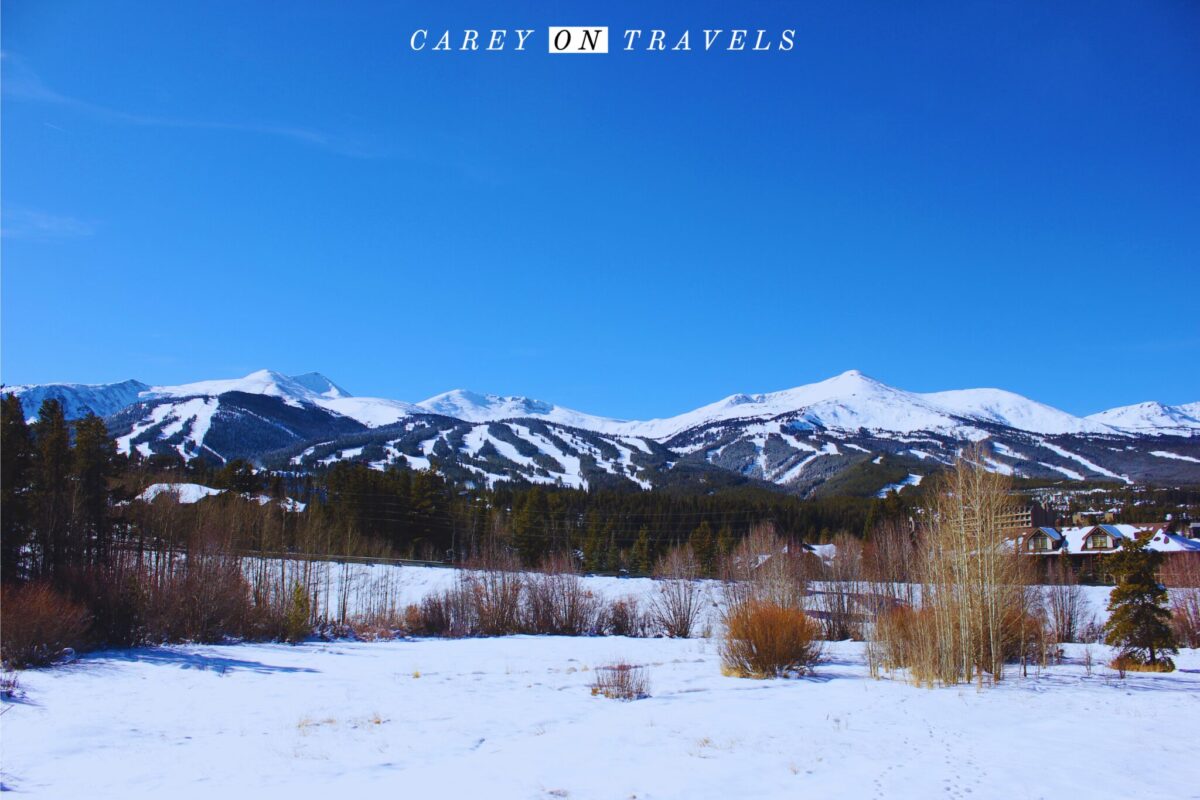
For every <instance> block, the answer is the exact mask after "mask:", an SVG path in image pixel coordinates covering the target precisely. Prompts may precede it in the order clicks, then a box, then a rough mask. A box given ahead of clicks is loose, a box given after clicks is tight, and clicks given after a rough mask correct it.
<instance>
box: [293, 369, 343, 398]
mask: <svg viewBox="0 0 1200 800" xmlns="http://www.w3.org/2000/svg"><path fill="white" fill-rule="evenodd" d="M291 379H292V380H293V381H295V382H296V383H298V384H300V385H301V386H303V387H304V388H305V389H308V390H309V391H310V392H316V393H317V394H319V395H321V396H322V397H329V398H337V397H351V396H352V395H351V394H350V393H349V392H347V391H346V390H345V389H343V388H342V387H340V386H338V385H337V384H336V383H334V382H333V381H331V380H330V379H329V378H326V377H325V376H324V375H322V374H321V373H319V372H305V373H304V374H302V375H292V376H291Z"/></svg>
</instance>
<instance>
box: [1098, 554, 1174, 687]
mask: <svg viewBox="0 0 1200 800" xmlns="http://www.w3.org/2000/svg"><path fill="white" fill-rule="evenodd" d="M1147 543H1148V542H1147V540H1146V539H1144V538H1143V539H1139V540H1137V541H1133V540H1130V539H1126V540H1125V541H1123V542H1122V543H1121V549H1120V550H1118V551H1117V552H1115V553H1112V554H1110V555H1107V556H1105V557H1104V563H1103V566H1104V569H1105V570H1106V571H1108V572H1109V573H1111V574H1112V576H1113V577H1114V579H1115V580H1116V582H1117V585H1116V586H1115V587H1114V588H1113V590H1112V594H1111V595H1110V597H1109V601H1108V611H1109V617H1108V622H1107V623H1105V625H1104V630H1105V636H1104V641H1105V643H1106V644H1108V645H1110V646H1112V647H1119V648H1121V655H1122V656H1123V657H1125V658H1128V659H1131V660H1133V662H1134V663H1139V664H1150V665H1152V666H1155V667H1158V666H1159V664H1160V662H1161V665H1162V667H1163V668H1165V669H1166V670H1170V669H1173V668H1174V662H1173V661H1171V659H1170V658H1168V657H1166V656H1165V655H1164V654H1165V653H1177V652H1179V651H1178V649H1177V647H1176V643H1175V634H1174V633H1173V632H1172V630H1171V612H1170V611H1169V610H1168V609H1167V589H1166V587H1165V586H1163V585H1162V584H1161V583H1159V581H1158V568H1159V566H1160V565H1161V564H1162V554H1161V553H1156V552H1154V551H1153V550H1147V549H1146V545H1147Z"/></svg>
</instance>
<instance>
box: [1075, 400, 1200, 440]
mask: <svg viewBox="0 0 1200 800" xmlns="http://www.w3.org/2000/svg"><path fill="white" fill-rule="evenodd" d="M1087 419H1089V420H1091V421H1094V422H1098V423H1101V424H1103V425H1108V426H1110V427H1113V428H1119V429H1120V430H1124V431H1133V432H1136V433H1141V434H1149V435H1152V436H1162V435H1174V436H1200V403H1187V404H1186V405H1181V406H1167V405H1163V404H1162V403H1156V402H1153V401H1151V402H1148V403H1137V404H1135V405H1132V406H1121V407H1120V408H1110V409H1109V410H1108V411H1101V412H1100V413H1099V414H1092V415H1091V416H1089V417H1087Z"/></svg>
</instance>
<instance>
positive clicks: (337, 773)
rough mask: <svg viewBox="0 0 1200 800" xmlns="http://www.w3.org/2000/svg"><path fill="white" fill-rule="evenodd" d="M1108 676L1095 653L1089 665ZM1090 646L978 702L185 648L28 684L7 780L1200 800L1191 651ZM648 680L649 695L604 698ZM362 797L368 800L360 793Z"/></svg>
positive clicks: (584, 660) (150, 793)
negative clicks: (1155, 670)
mask: <svg viewBox="0 0 1200 800" xmlns="http://www.w3.org/2000/svg"><path fill="white" fill-rule="evenodd" d="M1094 650H1095V655H1096V657H1097V660H1101V659H1102V658H1103V657H1104V656H1105V655H1106V648H1102V647H1094ZM1082 654H1083V648H1082V647H1081V646H1072V647H1070V648H1069V655H1070V661H1069V663H1067V664H1064V665H1062V666H1055V667H1052V668H1050V669H1049V670H1046V671H1044V672H1043V673H1042V674H1041V675H1040V676H1036V677H1035V676H1033V675H1032V674H1031V676H1030V677H1029V678H1026V679H1020V678H1017V677H1015V676H1014V677H1013V678H1012V679H1011V680H1009V681H1006V682H1005V683H1004V684H1003V685H1001V686H999V687H997V688H994V689H990V690H985V691H982V692H980V691H977V690H976V689H975V688H973V687H960V688H949V689H938V690H929V689H919V688H915V687H912V686H909V685H907V684H904V683H901V682H899V681H893V680H882V681H877V680H872V679H871V678H869V677H868V676H867V672H866V667H865V665H864V662H863V652H862V647H861V645H857V644H851V643H845V644H836V645H831V646H830V647H829V650H828V661H827V662H826V663H825V664H823V665H822V666H821V667H820V668H819V669H818V674H817V675H816V677H813V678H810V679H804V680H775V681H753V680H741V679H736V678H726V677H722V676H721V674H720V669H719V660H718V658H717V655H716V648H715V644H714V643H713V642H711V641H709V640H666V639H643V640H634V639H620V638H584V639H579V638H561V637H511V638H503V639H472V640H459V641H449V640H416V641H400V642H388V643H333V644H324V643H310V644H305V645H301V646H298V647H290V646H287V645H229V646H219V647H200V646H180V647H166V648H160V649H146V650H136V651H121V652H109V653H100V654H96V655H92V656H89V657H86V658H83V659H81V660H79V661H78V662H76V663H74V664H71V665H68V666H65V667H59V668H56V669H51V670H37V671H27V672H24V673H22V674H21V683H22V686H23V689H24V691H25V697H24V698H23V699H22V700H20V701H19V702H16V703H7V702H6V703H5V704H4V715H3V717H2V731H0V735H2V747H3V754H2V755H3V769H4V776H3V781H4V785H5V786H6V787H7V788H12V789H15V790H18V791H21V792H25V793H27V794H29V795H32V796H37V797H90V798H108V797H112V798H140V797H156V798H158V797H169V798H172V800H174V799H175V798H192V797H196V798H240V797H282V798H307V797H313V798H322V800H328V798H331V797H354V796H357V795H356V794H355V793H357V792H374V793H375V794H374V796H379V797H406V798H423V797H443V798H458V797H489V798H491V797H495V798H556V797H557V798H562V797H568V798H647V799H648V798H706V797H711V798H730V797H755V798H759V797H787V798H793V797H796V798H802V797H818V798H838V797H847V798H921V799H922V800H926V799H928V798H991V797H996V798H1005V800H1014V799H1016V798H1054V800H1063V798H1072V797H1087V798H1089V800H1090V799H1092V798H1138V797H1144V798H1166V797H1171V798H1182V797H1200V784H1198V781H1197V778H1198V777H1200V768H1198V767H1197V766H1196V761H1195V757H1194V734H1195V729H1194V722H1195V719H1196V715H1197V713H1198V712H1200V699H1198V698H1200V651H1185V652H1184V653H1182V654H1181V655H1180V657H1179V658H1178V659H1177V661H1178V663H1179V666H1180V667H1181V669H1180V670H1179V671H1177V672H1175V673H1173V674H1170V675H1145V674H1138V675H1133V674H1131V675H1130V676H1129V677H1128V678H1126V679H1124V680H1121V679H1119V678H1118V677H1117V676H1116V674H1115V673H1114V672H1112V671H1111V670H1109V669H1107V668H1105V667H1100V666H1097V667H1096V668H1095V669H1094V670H1093V674H1092V675H1091V676H1090V677H1089V676H1088V675H1086V674H1085V668H1084V667H1083V665H1082V664H1081V663H1080V662H1081V659H1082ZM617 658H625V659H628V660H629V661H631V662H634V663H639V664H645V665H647V667H648V670H649V674H650V681H651V686H650V691H651V694H652V696H651V697H650V698H648V699H644V700H639V701H635V702H632V703H622V702H618V701H613V700H607V699H604V698H597V697H592V696H591V694H590V692H589V690H588V684H589V682H590V681H591V679H592V675H593V669H594V668H595V667H596V666H597V665H602V664H605V663H609V662H612V661H613V660H614V659H617ZM362 796H372V795H362Z"/></svg>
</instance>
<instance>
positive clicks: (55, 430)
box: [32, 400, 71, 575]
mask: <svg viewBox="0 0 1200 800" xmlns="http://www.w3.org/2000/svg"><path fill="white" fill-rule="evenodd" d="M33 431H34V442H35V467H34V483H33V495H32V497H33V504H34V514H33V521H34V525H35V528H36V533H35V538H36V541H37V545H38V551H39V556H40V559H41V564H40V568H41V573H42V574H43V575H51V574H53V573H54V572H56V571H57V570H58V569H59V568H60V567H62V566H63V565H64V564H65V563H66V557H67V530H68V524H69V522H70V503H69V497H68V488H69V486H68V483H69V479H70V471H71V437H70V433H69V432H68V431H67V421H66V418H65V417H64V416H63V409H62V405H61V404H60V403H59V402H58V401H57V400H45V401H43V403H42V407H41V408H40V409H39V410H38V421H37V422H36V423H35V424H34V428H33Z"/></svg>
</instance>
